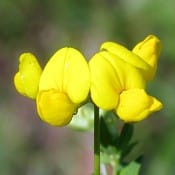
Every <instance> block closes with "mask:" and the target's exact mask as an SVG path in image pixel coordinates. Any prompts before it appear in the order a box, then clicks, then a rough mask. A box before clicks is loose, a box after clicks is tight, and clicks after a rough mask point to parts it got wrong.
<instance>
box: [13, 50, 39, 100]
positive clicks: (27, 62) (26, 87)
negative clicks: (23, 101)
mask: <svg viewBox="0 0 175 175" xmlns="http://www.w3.org/2000/svg"><path fill="white" fill-rule="evenodd" d="M19 62H20V64H19V72H17V73H16V75H15V77H14V84H15V87H16V89H17V91H18V92H19V93H20V94H22V95H24V96H27V97H29V98H32V99H35V98H36V95H37V92H38V85H39V79H40V76H41V73H42V70H41V67H40V65H39V63H38V61H37V59H36V57H35V56H34V55H32V54H31V53H24V54H22V55H21V56H20V58H19Z"/></svg>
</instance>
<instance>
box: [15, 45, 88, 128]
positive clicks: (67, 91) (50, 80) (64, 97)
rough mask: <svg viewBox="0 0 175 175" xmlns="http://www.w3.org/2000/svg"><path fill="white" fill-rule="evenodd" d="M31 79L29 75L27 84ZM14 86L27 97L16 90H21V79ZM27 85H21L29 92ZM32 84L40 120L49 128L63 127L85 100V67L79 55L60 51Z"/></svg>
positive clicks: (82, 58)
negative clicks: (49, 126)
mask: <svg viewBox="0 0 175 175" xmlns="http://www.w3.org/2000/svg"><path fill="white" fill-rule="evenodd" d="M26 59H29V57H28V58H26ZM21 65H23V63H21ZM28 67H29V66H26V69H25V68H24V70H23V71H24V74H27V72H29V70H28ZM17 74H18V73H17ZM27 75H29V74H27ZM35 76H36V75H35V74H34V73H33V74H31V73H30V77H31V84H32V79H34V77H35ZM35 83H36V84H35ZM15 84H16V88H17V90H18V91H20V92H21V94H25V95H26V96H28V93H25V92H24V91H23V89H22V90H21V88H18V87H21V79H17V80H16V81H15ZM31 84H29V85H28V81H27V82H25V83H24V85H23V86H24V87H25V90H26V91H30V90H31V89H30V88H31ZM33 84H34V85H35V86H36V87H38V91H37V95H36V96H35V97H36V104H37V111H38V114H39V116H40V118H41V119H42V120H43V121H45V122H47V123H49V124H51V125H55V126H64V125H66V124H68V123H69V122H70V121H71V119H72V115H73V113H74V112H76V110H77V108H78V107H79V105H81V103H82V102H84V101H85V100H86V98H87V96H88V93H89V88H90V73H89V67H88V64H87V62H86V60H85V58H84V57H83V55H82V54H81V53H80V52H79V51H77V50H76V49H73V48H67V47H66V48H62V49H60V50H58V51H57V52H56V53H55V54H54V55H53V56H52V57H51V59H50V60H49V61H48V63H47V65H46V66H45V68H44V70H43V72H42V74H41V76H40V78H39V81H38V82H36V81H33ZM28 97H30V96H28Z"/></svg>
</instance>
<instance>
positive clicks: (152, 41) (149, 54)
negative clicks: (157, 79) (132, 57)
mask: <svg viewBox="0 0 175 175" xmlns="http://www.w3.org/2000/svg"><path fill="white" fill-rule="evenodd" d="M160 51H161V42H160V40H159V39H158V38H157V37H156V36H154V35H149V36H148V37H146V39H145V40H143V41H142V42H140V43H138V44H137V45H136V46H135V47H134V48H133V50H132V52H133V53H135V54H136V55H138V56H140V57H141V58H142V59H143V60H144V61H145V62H147V63H148V64H149V65H150V67H151V69H150V70H149V71H148V72H147V79H148V80H150V79H152V78H153V77H154V75H155V72H156V70H157V61H158V58H159V55H160Z"/></svg>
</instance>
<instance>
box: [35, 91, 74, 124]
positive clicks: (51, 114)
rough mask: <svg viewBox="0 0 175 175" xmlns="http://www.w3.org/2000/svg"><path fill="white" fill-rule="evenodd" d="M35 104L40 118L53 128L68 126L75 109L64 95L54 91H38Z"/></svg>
mask: <svg viewBox="0 0 175 175" xmlns="http://www.w3.org/2000/svg"><path fill="white" fill-rule="evenodd" d="M36 102H37V111H38V114H39V116H40V118H41V119H42V120H43V121H45V122H46V123H48V124H50V125H53V126H64V125H66V124H68V123H69V122H70V121H71V119H72V115H73V113H74V112H75V110H76V108H77V105H75V104H73V103H72V102H71V101H70V99H69V97H68V96H67V95H66V94H64V93H60V92H58V91H57V90H54V89H51V90H47V91H40V92H39V93H38V96H37V101H36Z"/></svg>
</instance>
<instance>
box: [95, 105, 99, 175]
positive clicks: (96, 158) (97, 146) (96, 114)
mask: <svg viewBox="0 0 175 175" xmlns="http://www.w3.org/2000/svg"><path fill="white" fill-rule="evenodd" d="M94 175H100V116H99V108H98V107H97V106H96V105H95V104H94Z"/></svg>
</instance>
